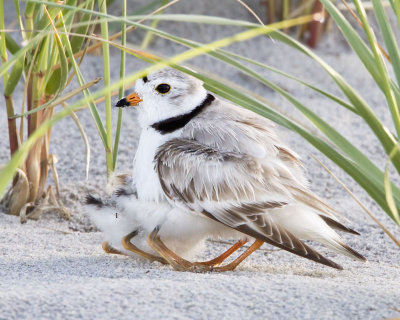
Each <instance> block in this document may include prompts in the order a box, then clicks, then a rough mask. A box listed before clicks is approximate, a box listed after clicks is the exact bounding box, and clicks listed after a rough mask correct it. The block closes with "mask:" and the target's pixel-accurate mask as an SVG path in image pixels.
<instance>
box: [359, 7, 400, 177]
mask: <svg viewBox="0 0 400 320" xmlns="http://www.w3.org/2000/svg"><path fill="white" fill-rule="evenodd" d="M354 4H355V5H356V8H357V11H358V14H359V16H360V19H361V22H362V24H363V28H364V31H365V33H366V35H367V39H368V41H369V44H370V47H371V49H372V53H373V55H374V59H375V64H376V65H377V67H378V70H379V74H380V78H381V81H382V84H381V85H382V89H383V93H384V94H385V96H386V101H387V102H388V104H389V108H390V112H391V114H392V118H393V123H394V125H395V128H396V131H397V136H398V137H400V112H399V106H398V104H397V101H396V99H395V97H394V93H393V91H392V88H391V85H390V76H389V73H388V70H387V68H386V65H385V61H384V60H383V57H382V53H381V52H380V50H379V46H378V42H377V40H376V37H375V35H374V31H373V30H372V28H371V26H370V24H369V23H368V19H367V14H366V12H365V9H364V7H363V4H362V3H361V1H360V0H354ZM399 173H400V171H399Z"/></svg>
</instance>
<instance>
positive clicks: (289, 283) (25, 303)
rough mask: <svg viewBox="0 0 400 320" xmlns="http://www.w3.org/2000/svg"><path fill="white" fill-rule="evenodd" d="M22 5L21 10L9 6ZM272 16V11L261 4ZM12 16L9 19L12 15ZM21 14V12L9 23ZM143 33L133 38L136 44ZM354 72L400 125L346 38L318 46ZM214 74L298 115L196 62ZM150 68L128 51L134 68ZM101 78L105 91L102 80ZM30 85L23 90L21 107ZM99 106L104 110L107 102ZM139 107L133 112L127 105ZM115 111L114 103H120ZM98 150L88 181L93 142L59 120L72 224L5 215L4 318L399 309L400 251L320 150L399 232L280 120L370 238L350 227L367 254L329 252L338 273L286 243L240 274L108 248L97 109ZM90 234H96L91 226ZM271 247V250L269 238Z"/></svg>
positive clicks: (256, 50)
mask: <svg viewBox="0 0 400 320" xmlns="http://www.w3.org/2000/svg"><path fill="white" fill-rule="evenodd" d="M196 3H197V5H196V7H195V8H193V2H192V3H190V2H182V3H179V4H178V5H176V7H175V8H174V10H171V11H173V12H192V13H200V14H205V13H210V12H212V14H214V15H220V16H229V17H235V18H238V19H246V20H251V19H252V18H251V16H249V14H248V13H247V12H245V11H244V10H243V9H242V8H241V7H240V6H239V5H238V4H237V3H236V2H235V1H228V0H225V1H224V2H223V3H224V5H221V7H219V6H215V4H214V5H213V4H212V1H205V2H203V3H201V4H200V3H199V2H196ZM10 10H12V6H11V8H10ZM257 12H258V13H262V8H261V7H259V8H258V11H257ZM10 19H11V18H10ZM9 21H11V20H9ZM160 27H161V28H162V29H164V30H167V31H170V32H174V33H176V34H178V35H181V36H185V37H188V38H194V39H197V40H199V41H211V40H213V39H217V38H221V37H223V36H226V35H229V34H232V33H233V32H236V31H237V29H234V30H232V28H226V27H217V26H195V27H194V26H190V25H180V24H174V23H160ZM140 36H141V34H140V33H139V32H136V33H132V34H131V35H130V41H132V42H136V43H138V41H139V39H140ZM152 49H153V50H155V51H158V52H164V53H166V54H173V53H177V52H181V51H182V49H183V48H182V47H179V46H175V45H171V44H170V43H169V42H168V41H166V40H162V39H160V40H157V41H155V42H154V43H153V45H152ZM229 49H231V50H234V51H235V52H238V53H241V54H244V55H247V56H249V57H251V58H254V59H257V60H259V61H263V62H266V63H269V64H271V65H274V66H277V67H279V68H281V69H283V70H286V71H289V72H291V73H293V74H296V75H298V76H300V77H301V78H303V79H306V80H309V81H311V82H313V83H314V84H317V85H319V86H321V87H322V88H329V89H330V90H331V91H332V92H333V93H337V92H338V89H336V87H335V86H334V84H333V82H332V81H331V80H330V79H328V78H327V76H326V75H325V74H324V73H323V72H322V71H321V69H320V68H318V66H316V64H314V63H312V62H311V61H309V59H306V58H305V57H303V56H300V55H299V54H298V53H296V52H293V51H291V50H289V49H288V48H287V47H285V46H283V45H280V44H279V43H275V44H274V43H273V42H271V40H269V39H267V38H263V39H261V38H259V39H255V40H252V41H248V42H246V43H241V44H238V45H235V46H232V47H230V48H229ZM316 52H317V53H318V54H319V55H320V56H322V57H323V58H324V59H325V60H326V61H328V62H329V63H330V64H331V65H332V66H334V67H335V68H336V70H337V71H338V72H340V73H341V74H343V75H344V77H345V78H346V80H348V81H349V82H350V83H351V84H352V85H354V87H355V88H356V89H357V90H358V91H359V92H360V93H361V94H362V95H363V97H364V98H365V100H366V101H367V102H369V103H370V104H371V106H373V108H374V110H375V112H376V113H377V114H378V115H379V116H380V117H381V118H382V119H383V120H384V121H385V122H386V123H387V125H388V126H390V127H391V123H390V122H389V121H390V118H389V113H388V111H387V108H386V105H385V104H384V100H383V97H382V94H381V93H380V92H379V91H378V90H377V88H376V86H375V85H374V83H373V81H372V80H371V79H370V77H369V76H368V74H367V73H366V72H365V71H364V70H363V68H362V66H361V65H360V63H359V62H358V60H357V59H356V57H355V56H354V54H352V53H351V52H350V51H349V50H348V48H347V47H346V46H345V45H344V43H343V40H342V39H341V38H340V37H339V36H338V33H337V31H335V30H334V31H333V32H332V33H330V34H329V35H328V36H327V37H326V38H325V39H324V41H323V42H322V43H321V44H320V47H319V49H318V50H317V51H316ZM101 59H102V58H101V56H87V57H86V58H85V62H84V64H83V66H82V70H83V73H84V76H85V78H86V79H87V80H91V79H93V78H95V77H97V76H101V75H102V60H101ZM190 63H191V64H192V65H195V66H201V67H203V68H204V69H205V70H209V71H212V72H215V74H216V75H218V76H221V77H226V78H228V79H230V80H231V81H234V82H236V83H238V84H241V85H243V86H245V87H246V88H248V89H251V90H254V91H255V92H257V93H258V94H260V95H262V96H263V97H264V98H266V99H268V100H270V101H272V102H274V103H275V104H276V105H278V106H279V107H280V108H281V109H282V110H284V111H285V112H287V113H289V114H290V115H292V116H295V117H298V114H297V112H295V111H294V109H293V108H292V107H291V106H289V105H288V104H287V103H285V102H284V101H283V100H282V99H281V98H280V97H278V96H277V95H276V94H275V93H273V92H271V90H269V89H266V88H265V87H263V86H261V85H259V84H258V83H256V82H255V81H253V80H251V79H249V78H248V77H246V76H243V75H241V74H239V73H238V72H237V71H235V70H233V69H231V68H229V67H227V66H225V65H222V64H220V63H217V62H214V60H212V59H211V58H209V57H200V58H198V59H195V60H193V61H190ZM118 65H119V55H118V54H116V53H115V54H114V55H113V56H112V66H113V69H112V70H113V78H114V79H117V78H118V72H119V71H118ZM143 66H144V64H143V63H141V62H140V61H137V60H136V59H134V58H131V57H129V58H128V68H127V72H129V73H131V72H134V71H135V70H138V69H140V68H141V67H143ZM261 72H262V73H263V74H265V75H268V77H269V78H270V79H271V80H273V81H275V82H277V83H278V84H280V85H281V86H283V87H284V88H285V89H287V90H288V91H289V92H291V93H293V94H295V95H296V96H297V97H299V99H300V100H301V101H303V102H304V103H305V104H306V105H308V106H311V107H312V108H313V110H315V111H316V112H318V114H320V115H322V116H323V117H324V118H325V119H326V120H328V121H330V123H332V124H333V125H334V126H335V127H336V128H337V129H338V130H340V132H342V133H343V134H345V135H346V136H347V137H349V138H350V139H351V141H352V142H354V143H355V144H356V145H357V146H359V147H360V148H361V150H362V151H363V152H365V153H366V154H367V155H368V156H369V157H370V158H371V159H372V160H373V161H374V162H375V163H376V164H377V165H379V166H380V167H381V168H382V167H383V165H384V163H385V160H386V157H385V155H384V153H383V151H382V149H381V148H380V147H379V146H378V144H377V142H376V140H375V139H374V138H373V136H372V134H371V132H370V130H369V129H368V128H367V127H366V126H365V125H364V124H362V123H361V122H360V120H359V119H358V118H357V117H356V116H355V115H353V114H351V113H350V112H346V111H344V110H342V109H341V108H338V107H337V106H335V105H334V104H332V103H330V102H329V101H327V100H326V99H324V98H322V97H320V96H318V95H316V94H315V93H314V92H312V91H310V90H307V89H304V88H302V87H300V86H299V85H297V84H295V83H292V82H289V81H287V80H285V79H282V78H279V77H277V76H275V75H273V74H269V73H266V72H265V71H263V70H261ZM101 85H102V84H99V85H98V86H97V87H98V88H99V87H101ZM22 90H23V88H21V87H19V91H17V92H18V93H19V95H18V94H17V95H16V96H15V104H16V105H17V106H18V105H20V104H21V99H22V97H21V95H22ZM99 109H103V106H102V105H99ZM129 111H132V110H129ZM114 115H115V116H116V111H114ZM79 118H80V119H81V121H82V123H83V125H84V126H85V129H86V132H87V134H88V135H89V139H90V143H91V148H92V161H91V171H90V181H85V165H84V164H85V156H84V145H83V143H82V140H81V138H80V136H79V133H78V132H77V130H76V129H75V126H74V124H73V122H72V120H71V119H65V120H62V121H61V122H60V123H58V124H56V126H55V127H54V133H53V136H52V145H51V152H52V153H54V154H55V155H56V156H57V157H58V158H59V163H58V164H57V168H58V171H59V175H60V180H61V184H62V196H63V200H64V202H65V203H66V204H67V205H68V206H69V207H70V208H71V209H72V211H73V216H72V220H71V221H69V222H66V221H63V220H62V219H61V218H59V217H58V216H57V214H55V213H52V212H48V213H45V214H44V215H43V217H42V219H41V220H39V221H28V223H27V224H25V225H21V224H20V223H19V220H18V218H16V217H12V216H8V215H4V214H0V230H1V232H0V319H25V318H32V319H38V318H40V319H47V318H48V319H61V318H79V319H92V318H96V319H110V318H118V319H128V318H130V319H161V318H168V319H210V318H214V319H243V318H247V319H250V318H251V319H277V318H279V319H293V318H301V319H316V318H318V319H381V318H387V317H395V316H400V313H399V312H397V311H395V310H394V309H393V308H400V289H399V283H400V281H399V280H400V277H399V275H400V268H399V265H400V250H399V248H397V247H396V246H395V245H394V244H393V242H391V241H390V240H389V239H388V237H387V236H386V235H384V234H383V232H382V231H381V229H380V228H379V227H378V226H376V225H375V224H374V223H373V222H372V221H371V220H370V219H369V218H368V217H366V215H365V214H364V213H363V212H362V210H361V209H360V208H359V207H358V206H357V204H355V203H354V201H353V200H352V199H351V198H350V197H349V196H348V195H347V194H346V193H345V192H344V191H343V189H342V188H341V187H340V186H338V185H337V184H336V183H335V182H334V181H333V179H332V178H331V177H330V176H329V175H328V174H327V173H326V172H325V171H324V170H323V169H322V168H321V167H320V166H319V165H318V164H317V163H316V162H315V161H314V160H312V158H311V157H310V154H311V153H312V154H314V155H317V156H318V157H319V158H320V159H322V160H323V161H324V163H326V164H327V165H328V166H329V167H330V168H331V169H332V170H333V171H334V173H335V174H337V176H338V177H339V178H340V179H342V180H343V181H344V182H345V183H346V184H347V185H348V186H349V187H350V188H351V189H352V190H353V191H354V192H355V193H356V194H357V196H359V197H360V199H361V200H362V201H363V202H364V203H365V204H366V205H367V206H368V207H369V208H370V209H371V210H372V212H373V213H374V214H375V215H376V216H377V217H379V218H380V219H381V220H382V221H383V222H384V223H385V224H386V225H387V226H388V227H389V228H390V230H391V231H393V232H394V233H395V234H396V236H397V237H398V238H400V232H399V229H398V228H396V227H395V226H394V224H393V223H392V222H391V220H390V219H389V218H388V217H387V216H386V215H385V213H383V212H382V211H381V210H380V209H379V208H378V206H376V205H375V204H374V203H373V202H372V201H371V200H370V199H369V198H368V196H367V195H366V194H365V192H364V191H362V190H361V189H360V188H359V187H358V186H357V184H356V183H354V182H353V181H352V180H351V178H349V177H347V176H346V174H345V173H343V172H342V171H341V170H339V169H337V168H336V167H335V166H334V165H333V164H332V163H331V162H330V161H328V160H327V159H326V158H324V157H323V156H321V155H320V154H319V153H318V152H317V151H316V150H315V149H313V148H312V147H310V146H309V145H308V144H307V143H306V142H305V141H304V140H302V139H301V138H300V137H298V136H297V135H295V134H293V133H290V132H288V131H287V130H284V129H282V128H279V130H280V132H281V133H282V136H283V138H284V139H285V140H286V141H287V142H288V144H289V145H290V146H291V147H292V148H293V149H294V150H296V151H297V152H298V153H299V154H300V155H301V156H302V158H303V161H304V163H305V167H306V170H307V175H308V178H309V179H310V181H311V186H312V189H313V190H314V191H315V192H316V193H318V194H319V195H320V196H321V197H323V198H325V199H326V200H327V201H328V202H329V203H330V204H331V205H333V206H334V207H335V208H337V209H338V210H339V211H341V212H343V213H344V214H345V216H346V217H347V218H348V219H349V220H350V221H351V222H350V223H349V224H350V226H351V227H353V228H355V229H356V230H358V231H360V232H361V233H362V235H361V236H360V237H354V236H351V235H343V236H344V238H345V239H346V241H347V242H348V243H349V244H350V245H351V246H352V247H353V248H355V249H356V250H358V251H360V252H361V253H362V254H364V255H365V256H366V257H367V258H368V262H367V263H365V264H363V263H360V262H355V261H352V260H350V259H348V258H345V257H342V256H339V255H334V254H329V253H328V252H327V251H326V250H325V249H324V248H321V247H317V248H318V250H320V251H322V252H325V253H327V255H328V256H329V257H330V258H332V259H333V260H334V261H336V262H338V263H340V264H341V265H343V267H344V268H345V270H344V271H336V270H333V269H330V268H328V267H324V266H321V265H317V264H315V263H313V262H310V261H308V260H305V259H302V258H299V257H297V256H294V255H291V254H289V253H286V252H282V251H273V252H269V251H258V252H256V253H255V254H253V255H252V256H251V257H250V258H249V259H248V260H246V262H245V263H243V264H242V265H241V266H240V267H239V268H238V269H237V270H236V271H234V272H229V273H225V274H214V273H210V274H193V273H180V272H175V271H173V270H171V268H170V267H168V266H161V265H160V264H158V263H153V264H151V263H147V262H143V261H137V260H135V259H132V258H128V257H124V256H116V255H107V254H105V253H104V252H103V251H102V249H101V242H102V237H101V234H100V233H99V232H96V231H93V227H92V226H91V225H90V223H89V222H88V221H87V219H86V217H84V216H83V215H82V212H81V208H80V201H81V200H82V198H83V196H84V195H85V194H86V193H87V192H100V190H102V189H103V187H104V183H105V178H104V176H105V163H104V158H105V156H104V151H103V148H102V144H101V141H100V138H99V136H98V135H97V132H96V129H95V126H94V124H93V120H92V119H91V116H90V114H89V112H87V110H86V111H82V112H80V113H79ZM138 133H139V132H138V127H137V124H136V122H135V114H134V112H125V113H124V128H123V131H122V138H121V146H120V154H119V162H118V170H119V171H129V170H131V167H132V165H131V162H132V158H133V154H134V152H135V148H136V144H137V138H138ZM6 135H7V124H6V117H5V116H4V112H3V116H2V117H0V136H1V137H6ZM7 148H8V141H7V139H5V138H4V139H1V140H0V163H5V162H6V161H7V159H8V149H7ZM88 231H92V232H88ZM225 247H226V246H225V245H222V244H218V243H208V246H207V250H206V252H205V254H204V258H205V259H206V258H210V257H212V256H215V255H216V254H218V253H220V252H222V251H223V250H224V248H225ZM263 248H264V249H267V250H270V249H272V248H271V247H269V246H267V245H265V246H264V247H263Z"/></svg>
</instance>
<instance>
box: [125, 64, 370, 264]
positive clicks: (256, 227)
mask: <svg viewBox="0 0 400 320" xmlns="http://www.w3.org/2000/svg"><path fill="white" fill-rule="evenodd" d="M117 107H135V110H136V111H137V112H138V121H139V124H140V126H141V128H142V132H141V136H140V141H139V146H138V150H137V152H136V156H135V160H134V169H133V186H134V189H135V191H136V193H137V198H135V200H134V201H131V200H128V201H125V202H124V204H123V205H121V206H120V207H121V208H122V209H121V210H123V211H124V212H126V213H127V215H131V216H132V220H135V223H136V224H137V226H140V228H141V229H143V230H145V233H146V232H148V233H149V236H148V243H149V245H150V246H151V247H152V248H153V249H154V251H155V252H156V253H158V254H159V255H160V256H161V257H163V258H164V259H165V260H166V261H167V262H168V263H170V264H171V265H172V266H173V267H174V268H175V269H177V270H199V271H207V270H215V271H226V270H232V269H234V268H235V267H236V266H237V265H238V264H239V263H240V262H241V261H243V260H244V259H245V258H246V257H247V256H248V255H250V254H251V253H252V252H254V251H255V250H257V249H258V248H259V247H260V246H261V245H262V244H263V243H264V242H265V243H268V244H271V245H274V246H276V247H279V248H281V249H284V250H287V251H289V252H291V253H294V254H297V255H299V256H302V257H304V258H308V259H311V260H313V261H315V262H318V263H322V264H324V265H327V266H330V267H333V268H337V269H341V268H342V267H341V266H339V265H338V264H336V263H335V262H333V261H331V260H329V259H327V258H325V257H324V256H322V255H321V254H319V253H318V252H317V251H315V250H314V249H312V248H311V247H309V246H308V245H307V244H305V243H303V242H302V241H301V240H314V241H317V242H320V243H322V244H324V245H325V246H327V247H329V248H330V249H333V250H335V251H337V252H340V253H342V254H345V255H347V256H350V257H352V258H355V259H359V260H362V261H365V258H364V257H363V256H362V255H360V254H359V253H358V252H356V251H355V250H353V249H351V248H350V247H349V246H347V245H346V244H345V243H344V242H343V240H342V239H341V238H340V237H339V235H338V234H337V233H336V232H335V231H334V229H337V230H340V231H345V232H349V233H352V234H358V233H357V232H355V231H354V230H352V229H350V228H348V227H346V226H344V225H343V224H342V223H340V222H339V221H338V220H337V218H336V216H335V215H334V210H333V209H332V208H331V207H329V206H328V205H326V204H325V203H324V202H323V201H321V200H320V199H319V198H318V197H317V196H316V195H315V194H314V193H312V191H310V189H309V188H308V184H307V181H306V179H305V177H304V174H303V168H302V165H301V162H300V160H299V158H298V156H297V155H296V154H295V153H294V152H293V151H291V150H290V149H289V148H288V147H287V146H285V145H284V144H283V143H282V142H281V141H280V139H279V138H278V136H277V135H276V133H275V130H274V125H273V124H272V122H270V121H269V120H267V119H265V118H263V117H260V116H259V115H257V114H255V113H253V112H251V111H248V110H245V109H242V108H240V107H238V106H235V105H233V104H230V103H228V102H226V101H222V100H219V99H218V98H216V97H215V96H214V95H212V94H211V93H209V92H207V91H206V90H205V88H204V87H203V85H202V82H201V81H199V80H198V79H196V78H194V77H191V76H189V75H186V74H184V73H181V72H179V71H177V70H174V69H171V68H167V69H164V70H161V71H159V72H155V73H152V74H149V75H147V76H146V77H144V78H143V79H141V80H138V81H137V82H136V85H135V92H134V93H133V94H130V95H128V96H127V97H126V98H124V99H121V100H120V101H119V102H118V103H117ZM160 206H161V208H160ZM139 207H140V209H139ZM207 236H211V237H216V236H217V237H218V236H220V237H230V238H234V239H237V240H238V242H237V243H236V244H235V245H234V246H233V247H232V248H230V249H229V250H228V251H226V252H225V253H224V254H222V255H221V256H220V257H217V258H216V259H213V260H212V261H211V262H206V263H196V262H189V261H188V260H186V259H184V258H182V257H181V255H180V254H179V252H178V251H179V250H180V251H181V252H182V251H185V250H182V248H179V244H181V247H182V246H183V247H185V245H186V244H187V243H189V245H186V246H191V245H193V244H195V243H197V242H199V241H201V240H202V239H204V238H206V237H207ZM249 239H254V243H253V244H252V245H251V246H250V247H249V248H248V249H247V250H246V251H245V252H244V253H242V255H240V256H239V257H238V258H236V259H235V260H234V261H233V262H231V263H230V264H228V265H225V266H221V267H215V266H216V265H219V264H220V263H221V262H222V261H223V260H224V259H225V258H226V257H227V256H229V255H230V254H231V253H232V252H234V251H235V250H237V249H238V248H240V247H241V246H242V245H243V244H244V243H245V242H246V241H247V240H249ZM126 248H127V247H126Z"/></svg>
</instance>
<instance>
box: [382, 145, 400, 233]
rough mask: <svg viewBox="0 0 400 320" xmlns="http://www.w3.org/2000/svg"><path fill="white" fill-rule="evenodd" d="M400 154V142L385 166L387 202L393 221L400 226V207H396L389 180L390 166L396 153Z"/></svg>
mask: <svg viewBox="0 0 400 320" xmlns="http://www.w3.org/2000/svg"><path fill="white" fill-rule="evenodd" d="M399 152H400V142H399V143H397V144H396V146H395V148H394V149H393V150H392V152H391V153H390V156H389V159H388V160H387V161H386V166H385V182H384V183H385V194H386V202H387V204H388V206H389V209H390V211H391V213H392V219H393V220H394V221H395V222H396V223H397V224H398V225H399V226H400V215H399V210H398V207H397V206H396V201H395V198H394V196H393V190H392V184H391V183H390V178H389V165H390V162H391V161H392V160H393V157H394V155H395V154H396V153H399Z"/></svg>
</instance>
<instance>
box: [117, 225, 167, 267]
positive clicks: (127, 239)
mask: <svg viewBox="0 0 400 320" xmlns="http://www.w3.org/2000/svg"><path fill="white" fill-rule="evenodd" d="M137 234H138V232H137V230H135V231H133V232H131V233H130V234H128V235H126V236H125V237H123V238H122V241H121V242H122V245H123V246H124V248H125V249H126V250H129V251H132V252H134V253H136V254H138V255H140V256H142V257H144V258H146V259H149V260H150V261H158V262H161V263H162V264H168V262H167V261H166V260H165V259H163V258H162V257H158V256H155V255H154V254H151V253H148V252H145V251H143V250H140V249H139V248H138V247H136V246H135V245H134V244H133V243H132V242H131V239H132V238H133V237H135V236H136V235H137Z"/></svg>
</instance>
